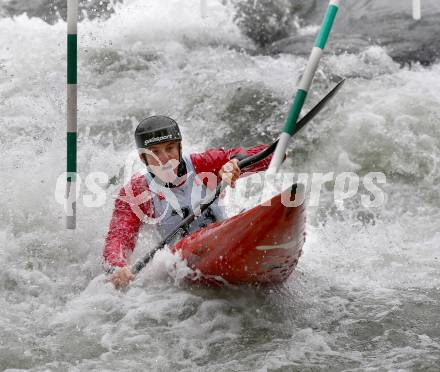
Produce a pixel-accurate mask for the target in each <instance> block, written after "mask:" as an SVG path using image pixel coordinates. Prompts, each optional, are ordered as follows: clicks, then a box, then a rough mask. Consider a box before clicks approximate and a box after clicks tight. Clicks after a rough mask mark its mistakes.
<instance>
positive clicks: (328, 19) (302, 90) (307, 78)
mask: <svg viewBox="0 0 440 372" xmlns="http://www.w3.org/2000/svg"><path fill="white" fill-rule="evenodd" d="M340 2H341V0H330V3H329V6H328V9H327V12H326V14H325V17H324V21H323V22H322V25H321V29H320V31H319V34H318V36H317V38H316V41H315V46H314V48H313V50H312V53H311V55H310V58H309V61H308V63H307V67H306V69H305V71H304V75H303V77H302V79H301V82H300V84H299V87H298V89H297V91H296V95H295V99H294V101H293V104H292V106H291V107H290V110H289V114H288V116H287V119H286V122H285V124H284V128H283V132H282V133H281V136H280V139H279V142H278V146H277V148H276V150H275V154H274V156H273V158H272V161H271V162H270V166H269V170H268V172H270V173H276V172H278V170H279V168H280V166H281V163H282V161H283V159H284V154H285V153H286V149H287V146H288V144H289V140H290V137H291V136H292V135H293V134H294V133H295V129H296V122H297V121H298V118H299V114H300V113H301V109H302V108H303V106H304V102H305V100H306V97H307V93H308V91H309V89H310V86H311V85H312V80H313V77H314V76H315V73H316V70H317V68H318V65H319V61H320V60H321V56H322V54H323V52H324V47H325V44H326V43H327V40H328V37H329V35H330V31H331V29H332V26H333V23H334V20H335V18H336V14H337V12H338V9H339V3H340Z"/></svg>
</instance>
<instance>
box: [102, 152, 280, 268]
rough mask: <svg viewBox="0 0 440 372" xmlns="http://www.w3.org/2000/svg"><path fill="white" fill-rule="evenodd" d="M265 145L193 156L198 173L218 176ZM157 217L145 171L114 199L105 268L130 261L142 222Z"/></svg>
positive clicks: (252, 169)
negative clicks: (229, 163) (210, 173)
mask: <svg viewBox="0 0 440 372" xmlns="http://www.w3.org/2000/svg"><path fill="white" fill-rule="evenodd" d="M266 147H267V146H266V145H259V146H256V147H253V148H250V149H244V148H233V149H229V150H225V149H223V148H220V149H209V150H207V151H205V152H203V153H200V154H191V155H190V158H191V161H192V164H193V167H194V171H195V173H196V174H200V173H205V172H212V173H214V174H215V175H216V176H217V177H219V175H218V173H219V171H220V169H221V168H222V166H223V165H224V164H225V163H227V162H228V161H229V160H231V159H233V158H239V159H240V156H243V155H244V156H249V155H253V154H256V153H259V152H261V151H262V150H264V149H265V148H266ZM271 158H272V156H268V157H267V158H265V159H263V160H261V161H259V162H258V163H256V164H254V165H253V166H251V167H249V168H247V169H246V174H249V173H252V172H253V173H255V172H259V171H263V170H266V169H267V168H268V166H269V164H270V160H271ZM154 217H155V216H154V205H153V199H152V196H151V192H150V188H149V186H148V183H147V180H146V178H145V176H144V175H142V174H139V173H137V174H135V175H133V177H132V178H131V180H130V182H128V183H127V184H126V185H125V186H124V187H122V188H121V190H120V192H119V196H118V198H117V199H116V201H115V206H114V209H113V215H112V219H111V221H110V227H109V231H108V234H107V238H106V240H105V247H104V253H103V259H104V268H105V269H106V270H107V271H112V269H114V268H115V267H123V266H126V265H127V258H128V256H129V254H131V252H133V250H134V247H135V245H136V240H137V237H138V233H139V230H140V228H141V226H142V225H143V224H144V223H148V220H149V219H154Z"/></svg>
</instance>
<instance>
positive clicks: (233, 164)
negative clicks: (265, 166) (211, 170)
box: [218, 159, 240, 187]
mask: <svg viewBox="0 0 440 372" xmlns="http://www.w3.org/2000/svg"><path fill="white" fill-rule="evenodd" d="M218 174H219V176H220V177H221V179H222V180H223V181H225V182H226V183H227V184H228V185H229V186H231V187H235V182H236V181H237V180H238V177H240V168H239V167H238V159H232V160H229V161H228V162H227V163H225V164H224V165H223V167H222V168H221V169H220V171H219V172H218Z"/></svg>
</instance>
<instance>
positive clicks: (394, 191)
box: [0, 0, 440, 371]
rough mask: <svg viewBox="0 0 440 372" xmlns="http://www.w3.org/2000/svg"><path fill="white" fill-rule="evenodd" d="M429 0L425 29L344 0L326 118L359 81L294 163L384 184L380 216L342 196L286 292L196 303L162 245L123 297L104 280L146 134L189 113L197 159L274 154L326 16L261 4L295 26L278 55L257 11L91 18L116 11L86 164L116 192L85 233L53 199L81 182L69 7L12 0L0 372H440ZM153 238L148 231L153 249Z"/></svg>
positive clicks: (201, 296)
mask: <svg viewBox="0 0 440 372" xmlns="http://www.w3.org/2000/svg"><path fill="white" fill-rule="evenodd" d="M422 3H423V13H422V20H421V21H419V22H415V21H413V20H412V19H411V17H410V11H411V8H410V2H409V1H408V2H406V1H405V2H404V1H387V2H383V1H356V2H348V1H347V2H344V4H343V6H342V7H341V12H340V14H339V15H338V19H337V24H336V25H335V27H336V28H335V32H334V33H333V34H332V36H331V38H330V40H329V49H328V52H327V53H326V54H325V56H324V58H323V60H322V63H321V65H320V68H319V70H318V73H317V76H316V79H315V81H314V83H313V89H312V91H311V93H310V97H309V100H308V101H307V103H306V105H307V107H311V105H312V104H314V103H316V102H317V100H318V99H319V98H320V97H322V96H323V95H324V94H325V92H327V91H328V89H330V87H332V86H333V85H334V83H335V81H337V80H338V79H339V78H340V77H345V78H346V79H347V82H346V84H345V86H344V88H343V90H342V91H341V92H340V93H338V96H337V98H336V99H335V101H334V102H332V104H331V106H330V107H329V108H327V109H326V110H324V112H323V113H322V114H321V115H320V116H319V117H318V118H317V119H315V121H314V122H313V123H310V124H309V125H308V127H307V128H306V129H305V130H304V131H303V132H302V133H300V134H299V135H298V136H297V137H296V139H295V140H294V141H292V143H291V145H290V147H289V158H288V160H287V161H286V164H285V165H284V170H286V171H296V172H322V173H325V172H335V173H340V172H356V173H358V174H360V175H364V174H365V173H368V172H383V173H384V174H385V175H386V177H387V183H386V184H385V185H382V188H383V190H384V192H385V194H386V199H385V203H384V205H383V206H381V207H379V208H374V209H372V208H370V209H368V208H365V207H364V206H362V204H361V203H360V200H359V196H356V197H353V198H351V199H350V200H347V201H346V203H345V204H344V206H345V208H344V209H343V210H342V209H340V208H339V209H338V208H337V207H336V205H335V202H334V198H333V190H332V185H331V183H329V184H327V185H326V187H325V188H324V190H323V191H322V195H321V203H320V204H319V207H310V208H308V209H307V210H308V225H307V241H306V244H305V246H304V256H303V257H302V258H301V260H300V262H299V265H298V269H297V271H296V272H295V273H294V275H292V277H291V278H290V279H289V281H288V282H287V283H285V284H284V285H283V286H281V287H277V288H273V289H270V290H269V289H267V290H257V289H253V288H225V289H222V290H212V289H206V288H197V287H191V286H188V285H186V284H184V283H183V281H182V278H183V277H184V276H185V274H186V273H187V272H188V269H187V267H186V265H185V264H184V263H183V262H181V261H179V260H178V258H176V257H173V256H171V255H170V254H169V253H168V252H166V251H164V252H161V253H160V254H159V255H158V256H157V257H156V259H155V261H154V262H153V263H152V264H151V266H150V267H149V269H148V270H146V271H145V272H144V273H143V274H142V275H141V276H140V278H139V280H138V281H136V282H135V283H134V284H133V286H131V287H130V289H129V290H128V291H127V292H126V293H119V292H115V291H114V290H112V288H111V287H110V286H109V285H108V284H105V283H104V282H103V278H102V276H100V274H101V266H100V255H101V252H102V248H103V242H104V237H105V234H106V232H107V228H108V223H109V219H110V215H111V211H112V206H113V200H114V197H115V195H116V193H117V191H118V190H119V187H120V186H121V184H122V183H123V176H124V174H123V168H124V162H125V160H126V159H127V157H128V155H129V153H130V151H131V150H132V146H133V143H132V133H133V130H134V128H135V126H136V123H137V120H138V119H140V118H141V117H143V116H145V115H149V114H154V113H164V114H168V115H170V116H173V117H175V118H176V119H177V120H178V121H179V122H180V123H181V124H182V130H183V134H184V142H183V146H184V149H185V150H187V151H201V150H203V149H204V148H206V147H208V146H210V145H215V146H220V145H221V146H231V145H237V144H241V145H249V146H250V145H253V144H255V143H258V142H269V141H271V140H272V139H273V138H274V137H275V136H276V135H278V133H279V131H280V128H281V125H282V122H283V120H284V118H285V115H286V112H287V110H288V108H289V105H290V102H291V100H292V96H293V94H294V92H295V84H296V82H297V81H298V79H299V78H300V76H301V74H302V71H303V69H304V66H305V64H306V59H307V55H308V53H309V52H310V49H311V47H312V44H313V41H312V40H313V37H314V32H316V27H315V26H316V25H318V24H319V23H320V20H321V18H322V13H323V10H324V8H325V4H326V2H321V1H309V2H292V3H291V2H271V3H269V2H263V1H262V2H259V1H256V2H255V8H256V9H257V10H258V11H257V15H258V14H260V18H262V19H268V18H270V14H274V15H273V17H275V18H274V19H275V20H278V19H280V20H281V21H280V22H279V25H281V27H277V25H278V23H277V22H275V23H273V24H272V26H271V27H269V26H268V25H265V27H266V28H265V30H266V31H267V32H268V34H269V35H268V37H267V38H266V39H264V38H262V36H261V33H260V32H259V30H258V27H256V28H255V29H254V31H253V32H252V33H251V34H250V33H249V29H248V28H247V27H248V26H247V25H252V24H253V21H252V19H253V17H255V14H254V13H252V12H251V11H250V7H249V4H247V5H248V6H247V8H246V9H245V8H243V7H242V8H240V4H239V3H230V2H222V1H210V2H208V18H206V19H202V18H201V17H200V7H199V2H198V1H185V2H182V1H177V0H176V1H171V0H167V1H160V2H159V1H147V0H143V1H140V0H131V1H125V2H124V3H123V4H122V3H118V4H114V6H112V7H111V8H110V9H107V8H106V5H105V4H107V3H106V2H103V4H102V8H99V6H100V5H99V3H98V2H87V3H84V5H83V6H84V7H91V8H93V7H98V8H97V9H104V10H103V11H101V10H99V11H98V10H97V11H96V12H94V11H89V13H88V14H89V15H88V16H86V15H84V17H83V20H82V21H81V24H80V27H79V46H80V47H79V133H80V136H79V152H78V169H79V175H80V176H81V178H82V179H83V181H84V179H85V178H86V177H87V175H88V174H90V173H91V172H102V173H105V174H106V175H107V176H108V180H107V181H105V182H102V185H103V187H104V189H105V196H106V200H105V201H104V202H103V203H102V204H100V205H98V206H95V207H86V205H85V202H84V197H86V196H93V194H91V193H90V192H89V191H88V190H87V188H86V187H84V184H83V187H82V188H81V191H80V195H79V205H78V228H77V230H76V231H66V230H65V229H64V211H63V207H62V205H60V204H59V203H58V202H57V201H56V200H55V194H56V185H57V179H58V177H59V176H60V175H61V174H62V172H63V171H64V167H65V78H66V76H65V67H66V66H65V36H66V24H65V22H64V21H63V20H62V17H63V10H62V9H61V8H62V6H61V5H62V4H59V5H58V7H59V13H60V16H61V17H58V15H57V14H56V13H57V12H56V11H55V10H54V9H55V8H54V5H56V4H55V3H51V2H43V1H42V2H38V1H33V2H24V1H8V2H4V1H3V2H2V3H1V14H2V15H3V16H2V18H0V151H1V152H0V153H1V155H2V162H1V166H0V187H1V189H2V194H1V197H0V201H1V207H0V370H10V371H12V370H32V371H66V370H68V371H103V370H128V369H129V370H134V371H145V370H157V371H171V370H186V371H193V370H196V371H231V370H235V371H249V370H255V371H365V370H368V371H438V370H439V369H440V365H439V360H440V325H439V319H440V318H439V316H438V308H439V305H440V295H439V288H440V274H439V273H440V251H439V246H440V223H439V221H440V213H439V211H440V202H439V200H440V198H439V196H440V195H439V185H440V176H439V174H440V173H439V171H438V170H439V166H438V164H439V161H440V135H439V129H438V128H439V127H438V124H439V122H440V93H439V92H440V66H439V64H438V62H436V58H437V53H438V50H439V48H437V44H436V43H438V38H437V37H436V35H438V34H439V32H438V27H439V24H438V22H436V17H438V13H439V9H438V4H437V2H434V1H424V0H422ZM242 5H243V6H244V5H245V4H242ZM252 5H253V4H252ZM260 5H261V7H260ZM271 7H272V8H273V9H274V11H273V12H271V11H270V9H272V8H271ZM91 8H90V9H91ZM240 9H241V10H240ZM243 9H244V10H243ZM268 9H269V10H268ZM283 9H285V13H284V12H283V11H282V10H283ZM23 11H26V12H27V14H23V13H22V12H23ZM10 15H13V16H14V17H13V18H11V16H10ZM96 16H97V17H96ZM243 17H245V18H243ZM246 17H247V18H246ZM277 17H279V18H277ZM243 19H245V21H243V22H244V23H243V22H240V20H243ZM263 23H264V22H263ZM265 23H268V22H265ZM282 51H284V52H286V51H287V52H293V53H280V52H282ZM333 52H335V53H333ZM417 61H419V62H420V64H419V63H417ZM84 182H85V181H84ZM239 201H240V206H246V205H248V204H249V201H248V199H247V198H245V197H242V198H241V199H239ZM151 244H152V237H151V233H150V232H149V231H148V230H143V231H142V234H141V236H140V238H139V241H138V244H137V250H136V252H135V254H137V255H138V256H139V255H142V253H143V252H144V251H145V250H146V249H148V248H149V247H151Z"/></svg>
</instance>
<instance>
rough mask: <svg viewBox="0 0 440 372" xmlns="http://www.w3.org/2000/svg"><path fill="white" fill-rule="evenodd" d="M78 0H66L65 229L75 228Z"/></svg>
mask: <svg viewBox="0 0 440 372" xmlns="http://www.w3.org/2000/svg"><path fill="white" fill-rule="evenodd" d="M77 23H78V0H67V184H66V204H67V205H66V228H68V229H75V228H76V148H77V48H78V47H77V32H78V31H77V29H78V24H77Z"/></svg>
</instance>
